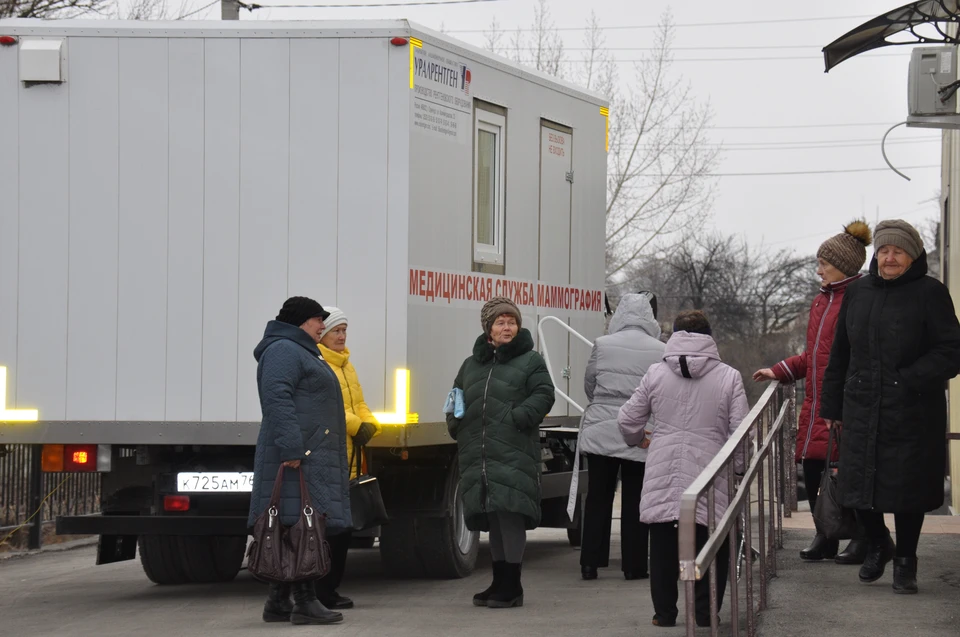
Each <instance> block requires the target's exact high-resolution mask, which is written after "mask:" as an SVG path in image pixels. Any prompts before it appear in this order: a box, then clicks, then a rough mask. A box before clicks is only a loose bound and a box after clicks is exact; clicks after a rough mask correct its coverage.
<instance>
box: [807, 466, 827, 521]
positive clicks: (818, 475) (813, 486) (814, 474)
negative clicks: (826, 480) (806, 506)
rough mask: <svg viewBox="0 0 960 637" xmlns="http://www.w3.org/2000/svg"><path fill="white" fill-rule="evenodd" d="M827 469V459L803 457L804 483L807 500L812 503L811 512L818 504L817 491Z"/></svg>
mask: <svg viewBox="0 0 960 637" xmlns="http://www.w3.org/2000/svg"><path fill="white" fill-rule="evenodd" d="M826 469H827V461H826V460H811V459H810V458H804V459H803V485H804V486H805V487H806V488H807V502H809V503H810V512H811V513H813V509H814V507H815V506H817V492H818V491H819V490H820V481H821V480H822V479H823V472H824V471H825V470H826Z"/></svg>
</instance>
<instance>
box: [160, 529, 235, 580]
mask: <svg viewBox="0 0 960 637" xmlns="http://www.w3.org/2000/svg"><path fill="white" fill-rule="evenodd" d="M177 542H178V545H179V547H180V560H181V565H182V567H183V572H184V573H186V575H187V578H188V579H189V580H190V581H191V582H193V583H195V584H211V583H214V582H229V581H231V580H233V578H235V577H236V576H237V573H238V572H240V568H241V567H242V566H243V554H244V551H245V549H246V548H247V538H246V537H245V536H239V535H238V536H233V535H222V536H203V535H184V536H180V537H178V538H177Z"/></svg>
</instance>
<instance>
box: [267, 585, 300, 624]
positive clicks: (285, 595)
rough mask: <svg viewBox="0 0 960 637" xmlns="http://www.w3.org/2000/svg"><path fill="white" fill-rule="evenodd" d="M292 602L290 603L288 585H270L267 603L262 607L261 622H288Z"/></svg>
mask: <svg viewBox="0 0 960 637" xmlns="http://www.w3.org/2000/svg"><path fill="white" fill-rule="evenodd" d="M292 610H293V602H291V601H290V585H289V584H270V592H269V593H267V603H266V604H264V605H263V621H265V622H288V621H290V611H292Z"/></svg>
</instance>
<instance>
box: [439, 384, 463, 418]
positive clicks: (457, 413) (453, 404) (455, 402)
mask: <svg viewBox="0 0 960 637" xmlns="http://www.w3.org/2000/svg"><path fill="white" fill-rule="evenodd" d="M463 412H464V404H463V390H462V389H460V388H459V387H454V388H453V389H451V390H450V393H449V394H447V401H446V402H445V403H444V405H443V413H445V414H453V417H454V418H463Z"/></svg>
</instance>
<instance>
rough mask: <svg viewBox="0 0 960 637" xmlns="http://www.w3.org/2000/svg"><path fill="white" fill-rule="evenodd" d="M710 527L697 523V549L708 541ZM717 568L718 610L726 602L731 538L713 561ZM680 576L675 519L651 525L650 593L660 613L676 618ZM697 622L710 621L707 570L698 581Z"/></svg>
mask: <svg viewBox="0 0 960 637" xmlns="http://www.w3.org/2000/svg"><path fill="white" fill-rule="evenodd" d="M709 536H710V533H709V532H708V531H707V527H705V526H701V525H699V524H698V525H697V550H698V551H699V550H700V549H701V548H703V545H704V544H706V543H707V538H708V537H709ZM714 564H715V567H716V569H717V610H718V611H719V610H720V605H721V604H722V603H723V594H724V592H725V591H726V590H727V574H728V573H729V571H730V540H729V539H727V540H726V541H724V543H723V545H722V546H721V547H720V550H719V551H718V552H717V559H716V562H715V563H714ZM679 579H680V535H679V530H678V529H677V523H676V522H666V523H663V524H651V525H650V596H651V597H652V598H653V610H654V612H656V614H657V616H659V617H662V618H663V619H666V620H670V621H673V620H676V618H677V615H678V614H679V610H678V609H677V600H678V599H679V592H678V589H677V580H679ZM696 604H697V621H699V622H701V623H706V622H709V621H710V580H709V579H708V577H707V574H706V573H704V577H703V579H701V580H700V581H698V582H697V583H696Z"/></svg>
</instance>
